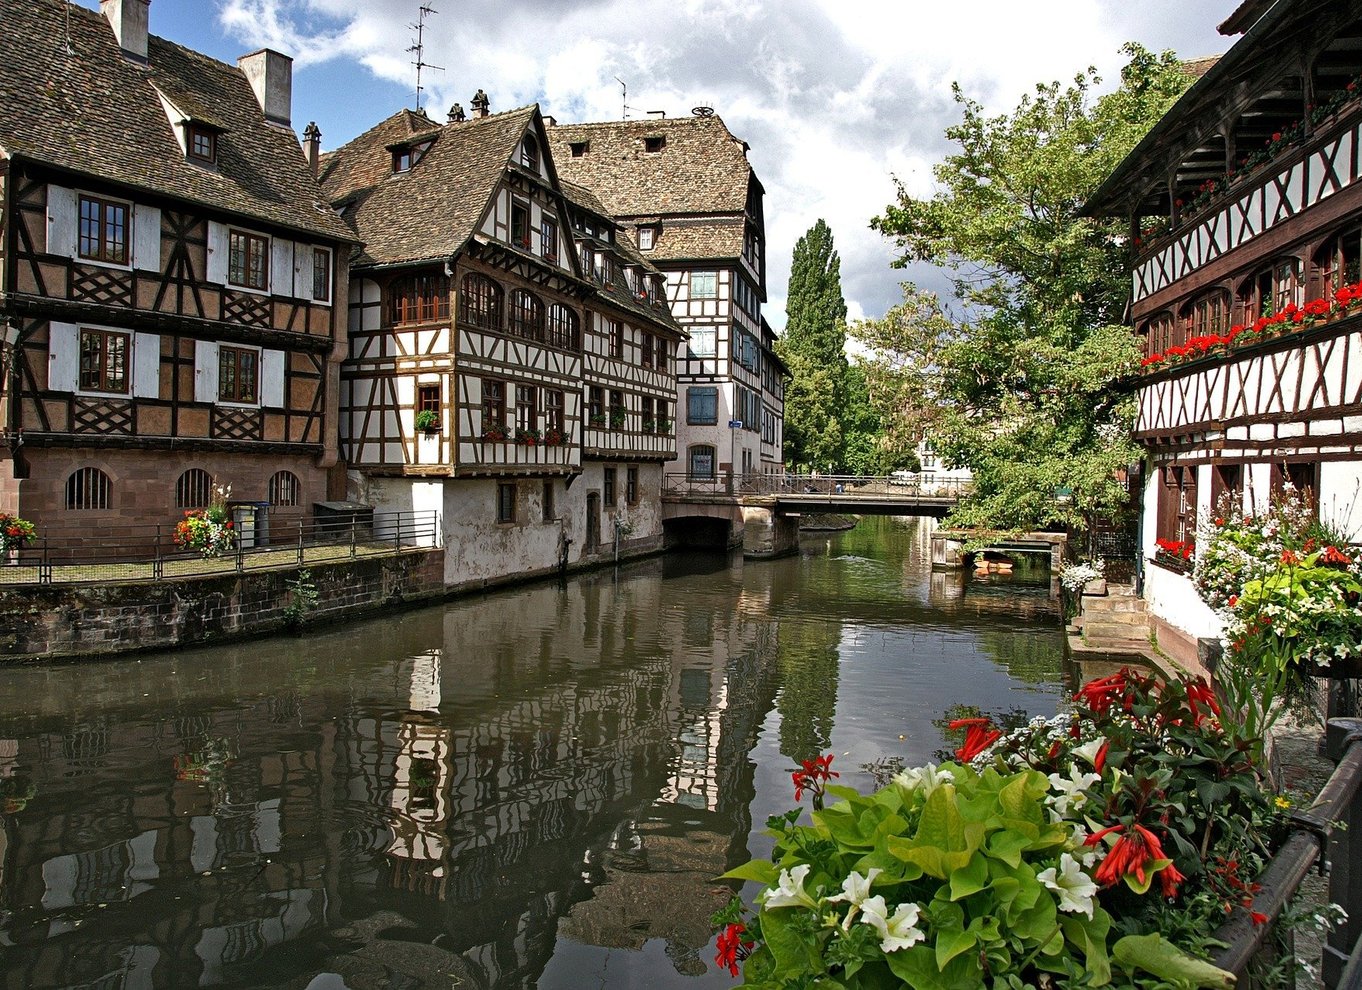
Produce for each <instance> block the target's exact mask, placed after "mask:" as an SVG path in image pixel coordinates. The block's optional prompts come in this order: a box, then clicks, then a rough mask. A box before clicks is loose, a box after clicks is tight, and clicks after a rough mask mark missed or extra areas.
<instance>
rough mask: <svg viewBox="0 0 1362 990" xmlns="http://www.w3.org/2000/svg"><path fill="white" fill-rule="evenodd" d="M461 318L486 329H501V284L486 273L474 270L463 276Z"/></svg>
mask: <svg viewBox="0 0 1362 990" xmlns="http://www.w3.org/2000/svg"><path fill="white" fill-rule="evenodd" d="M461 302H462V303H463V305H462V307H461V308H460V315H461V319H462V321H463V322H464V323H468V324H470V325H472V326H475V327H481V328H482V329H484V330H500V329H501V286H499V285H497V283H495V282H493V281H492V280H491V279H490V278H488V277H487V276H486V275H479V274H478V273H476V272H472V273H470V274H468V275H465V276H464V277H463V298H462V299H461Z"/></svg>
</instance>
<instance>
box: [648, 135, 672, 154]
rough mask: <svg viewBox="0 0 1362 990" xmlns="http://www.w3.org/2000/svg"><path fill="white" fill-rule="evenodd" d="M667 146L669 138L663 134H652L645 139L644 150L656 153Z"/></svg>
mask: <svg viewBox="0 0 1362 990" xmlns="http://www.w3.org/2000/svg"><path fill="white" fill-rule="evenodd" d="M666 146H667V139H666V138H665V137H664V136H662V135H661V134H654V135H650V136H649V137H645V138H644V139H643V150H644V151H646V152H648V153H649V154H656V153H657V152H659V151H661V150H662V149H663V148H665V147H666Z"/></svg>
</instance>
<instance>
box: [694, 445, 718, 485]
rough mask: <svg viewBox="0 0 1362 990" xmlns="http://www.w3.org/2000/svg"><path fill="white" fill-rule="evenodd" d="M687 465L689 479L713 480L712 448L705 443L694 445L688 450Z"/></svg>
mask: <svg viewBox="0 0 1362 990" xmlns="http://www.w3.org/2000/svg"><path fill="white" fill-rule="evenodd" d="M687 463H688V465H689V467H688V469H687V470H688V472H689V474H690V477H692V478H713V477H714V474H715V464H714V448H713V447H712V446H710V445H709V444H705V443H701V444H696V445H695V446H694V447H692V448H691V449H690V455H689V457H688V458H687Z"/></svg>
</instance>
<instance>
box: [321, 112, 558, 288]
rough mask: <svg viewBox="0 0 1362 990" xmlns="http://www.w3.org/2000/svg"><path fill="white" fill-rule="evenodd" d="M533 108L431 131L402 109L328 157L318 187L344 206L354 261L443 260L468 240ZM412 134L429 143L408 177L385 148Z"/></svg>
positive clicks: (426, 121)
mask: <svg viewBox="0 0 1362 990" xmlns="http://www.w3.org/2000/svg"><path fill="white" fill-rule="evenodd" d="M536 112H537V110H536V108H535V107H533V106H529V107H521V108H520V109H518V110H509V111H507V112H505V113H498V114H493V115H491V116H489V117H475V118H473V119H471V120H467V121H463V122H461V123H455V124H446V125H444V126H443V127H438V126H437V127H436V128H435V130H433V131H432V130H431V127H432V125H431V122H430V121H429V119H428V118H426V117H425V116H424V115H418V114H414V113H412V112H411V111H408V110H402V111H399V112H398V113H396V114H394V115H393V116H391V117H389V118H388V119H387V120H385V121H383V122H382V123H380V124H378V125H377V126H376V127H373V128H371V129H370V130H368V131H366V132H365V133H363V134H361V135H360V136H359V137H357V138H355V139H354V140H353V141H351V142H350V143H349V144H347V145H345V146H344V147H342V148H339V149H337V150H336V151H335V152H334V153H333V154H332V155H330V156H328V159H327V162H326V168H325V169H324V170H323V172H322V175H321V178H322V187H323V189H325V190H326V194H327V196H328V198H329V199H330V201H331V202H333V203H338V204H339V203H342V202H345V203H347V204H348V205H347V206H346V207H345V210H344V216H345V219H346V220H347V221H348V222H349V223H350V224H351V225H352V226H353V227H354V228H355V231H356V233H357V234H358V235H359V238H360V239H361V240H362V241H364V251H363V253H362V254H361V255H360V256H359V258H358V259H356V261H357V263H359V264H399V263H402V262H408V261H428V260H432V259H435V258H447V257H449V256H450V255H452V254H454V253H455V252H456V251H458V250H459V249H460V248H462V247H463V245H464V244H465V243H466V242H467V241H468V239H469V238H470V237H471V236H472V235H473V233H474V231H475V230H476V229H477V227H478V224H479V222H480V221H481V220H482V216H483V213H484V211H485V210H486V209H487V204H488V202H489V201H490V200H491V198H492V193H493V192H494V191H495V190H496V187H497V184H498V183H499V182H500V181H501V178H502V176H503V174H504V173H505V170H506V166H507V164H508V163H509V162H510V160H511V156H512V155H513V154H514V152H515V151H516V149H517V148H518V147H519V144H520V140H521V138H522V137H523V135H524V133H525V129H526V128H527V127H529V126H530V123H531V122H532V121H533V120H534V116H535V114H536ZM417 135H422V136H430V137H432V138H433V139H434V143H433V144H432V145H431V146H430V149H429V150H428V151H427V152H426V153H425V155H424V156H422V158H421V159H420V161H418V162H417V163H416V164H415V165H413V166H412V168H411V169H410V170H409V171H407V172H402V173H396V174H395V173H394V172H393V170H392V151H391V150H390V146H391V145H393V144H397V143H400V142H403V141H405V140H408V139H410V138H412V137H415V136H417Z"/></svg>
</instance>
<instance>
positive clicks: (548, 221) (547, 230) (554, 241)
mask: <svg viewBox="0 0 1362 990" xmlns="http://www.w3.org/2000/svg"><path fill="white" fill-rule="evenodd" d="M539 250H540V253H541V254H543V256H544V260H545V261H547V262H548V263H549V264H551V265H556V264H558V221H557V220H555V219H554V218H553V217H541V218H540V220H539Z"/></svg>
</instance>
